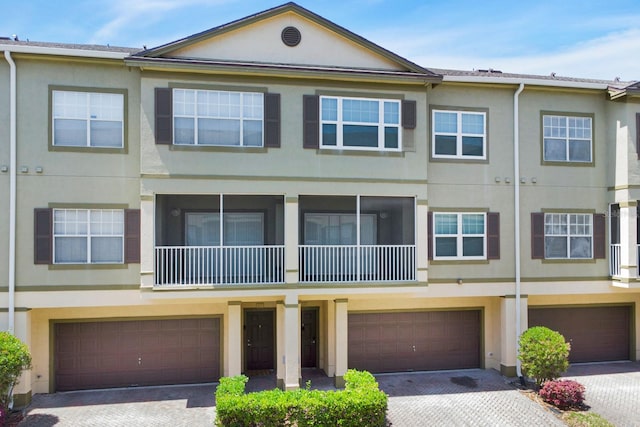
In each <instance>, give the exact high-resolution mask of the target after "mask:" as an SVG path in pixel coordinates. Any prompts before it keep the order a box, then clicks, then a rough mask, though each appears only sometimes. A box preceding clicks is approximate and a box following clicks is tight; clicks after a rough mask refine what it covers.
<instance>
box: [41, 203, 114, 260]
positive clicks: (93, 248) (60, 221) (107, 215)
mask: <svg viewBox="0 0 640 427" xmlns="http://www.w3.org/2000/svg"><path fill="white" fill-rule="evenodd" d="M53 254H54V255H53V259H54V263H56V264H120V263H122V262H123V261H124V211H123V210H122V209H54V210H53Z"/></svg>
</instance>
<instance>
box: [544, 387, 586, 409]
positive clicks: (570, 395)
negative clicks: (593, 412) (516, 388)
mask: <svg viewBox="0 0 640 427" xmlns="http://www.w3.org/2000/svg"><path fill="white" fill-rule="evenodd" d="M539 394H540V397H542V399H543V400H544V401H545V402H547V403H550V404H552V405H553V406H557V407H558V408H560V409H569V408H580V407H582V405H583V403H584V386H583V385H582V384H580V383H579V382H577V381H573V380H559V381H547V382H546V383H544V385H543V386H542V388H541V389H540V393H539Z"/></svg>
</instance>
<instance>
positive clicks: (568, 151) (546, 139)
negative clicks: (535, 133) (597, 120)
mask: <svg viewBox="0 0 640 427" xmlns="http://www.w3.org/2000/svg"><path fill="white" fill-rule="evenodd" d="M542 133H543V156H544V161H546V162H577V163H590V162H591V161H592V155H591V146H592V123H591V117H573V116H560V115H543V116H542Z"/></svg>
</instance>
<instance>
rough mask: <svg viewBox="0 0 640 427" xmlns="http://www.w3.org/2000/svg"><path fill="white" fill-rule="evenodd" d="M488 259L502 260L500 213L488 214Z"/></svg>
mask: <svg viewBox="0 0 640 427" xmlns="http://www.w3.org/2000/svg"><path fill="white" fill-rule="evenodd" d="M487 259H500V213H498V212H489V213H487Z"/></svg>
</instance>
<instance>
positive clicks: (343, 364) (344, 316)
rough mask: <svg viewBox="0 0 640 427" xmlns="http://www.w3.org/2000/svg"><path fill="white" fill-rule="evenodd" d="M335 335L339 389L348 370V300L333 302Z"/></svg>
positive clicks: (336, 374)
mask: <svg viewBox="0 0 640 427" xmlns="http://www.w3.org/2000/svg"><path fill="white" fill-rule="evenodd" d="M334 304H335V319H336V320H335V328H336V329H335V334H336V346H335V351H336V357H335V360H336V373H335V376H336V380H335V382H336V387H338V385H339V384H340V387H344V374H346V373H347V369H348V356H349V350H348V347H349V336H348V335H347V329H348V326H349V312H348V310H347V308H348V307H347V306H348V300H346V299H337V300H335V303H334Z"/></svg>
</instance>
